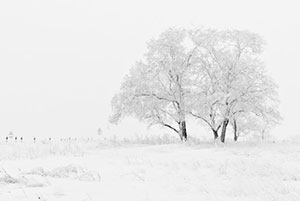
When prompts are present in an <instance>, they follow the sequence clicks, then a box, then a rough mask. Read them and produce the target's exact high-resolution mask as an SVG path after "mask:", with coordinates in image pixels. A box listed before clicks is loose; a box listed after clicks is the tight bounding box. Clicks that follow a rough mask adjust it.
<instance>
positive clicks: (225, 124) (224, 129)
mask: <svg viewBox="0 0 300 201" xmlns="http://www.w3.org/2000/svg"><path fill="white" fill-rule="evenodd" d="M228 122H229V119H225V120H224V122H223V125H222V133H221V142H223V143H224V142H225V135H226V129H227V125H228Z"/></svg>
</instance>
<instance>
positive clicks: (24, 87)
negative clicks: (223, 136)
mask: <svg viewBox="0 0 300 201" xmlns="http://www.w3.org/2000/svg"><path fill="white" fill-rule="evenodd" d="M299 8H300V7H299V5H298V3H297V1H296V0H295V1H288V0H285V1H267V0H265V1H263V0H251V1H239V0H236V1H233V0H232V1H228V0H227V1H223V0H220V1H216V0H215V1H212V0H209V1H201V0H195V1H189V0H183V1H174V0H173V1H172V0H168V1H162V0H154V1H153V0H152V1H142V0H135V1H133V0H126V1H124V0H123V1H122V0H120V1H106V2H104V1H100V0H73V1H72V0H51V1H46V0H31V1H29V0H27V1H24V0H9V1H5V0H0V136H5V135H7V134H8V132H9V131H13V132H14V133H15V134H16V135H19V136H33V135H35V136H49V135H52V136H53V135H54V136H80V135H94V134H95V133H96V130H97V128H98V127H106V125H107V119H108V116H109V115H110V99H111V98H112V96H113V95H114V94H115V93H116V92H117V91H118V88H119V86H120V82H121V81H122V79H123V77H124V75H125V74H126V73H127V72H128V71H129V68H130V67H131V66H132V64H134V63H135V61H137V60H139V59H140V58H141V57H142V55H143V53H145V51H146V42H147V41H149V39H151V38H152V37H155V36H157V35H158V34H159V33H161V32H162V31H164V30H165V29H166V28H168V27H172V26H180V27H181V26H182V27H187V28H188V27H196V26H199V25H200V26H204V27H210V28H238V29H248V30H250V31H253V32H257V33H260V34H261V35H263V36H264V37H265V39H266V40H267V42H268V46H267V48H266V52H265V58H266V63H267V68H268V70H269V71H270V73H271V74H272V75H273V77H274V79H275V80H276V81H277V83H278V84H279V86H280V96H281V100H282V105H281V111H282V114H283V116H284V118H285V122H284V123H283V124H282V125H281V126H280V127H278V129H276V132H277V133H279V132H280V133H281V135H284V136H285V135H287V134H289V135H290V134H298V133H299V131H298V126H297V125H298V116H299V112H300V108H299V103H300V95H299V91H300V90H299V88H300V79H299V73H300V70H299V68H300V56H299V55H300V54H299V47H300V20H299V19H300V14H299Z"/></svg>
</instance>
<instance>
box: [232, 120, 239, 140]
mask: <svg viewBox="0 0 300 201" xmlns="http://www.w3.org/2000/svg"><path fill="white" fill-rule="evenodd" d="M233 133H234V141H237V139H238V137H239V136H238V133H237V124H236V120H235V119H234V120H233Z"/></svg>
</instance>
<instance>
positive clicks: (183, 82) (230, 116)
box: [111, 29, 280, 142]
mask: <svg viewBox="0 0 300 201" xmlns="http://www.w3.org/2000/svg"><path fill="white" fill-rule="evenodd" d="M263 46H264V41H263V39H262V38H261V37H260V36H259V35H257V34H255V33H251V32H248V31H238V30H229V31H227V30H226V31H224V30H221V31H219V30H210V29H197V30H183V29H169V30H167V31H165V32H164V33H162V34H161V35H160V36H159V38H158V39H153V40H151V41H150V42H149V43H148V51H147V53H146V54H145V58H144V60H142V61H140V62H137V63H136V65H135V66H134V67H133V68H132V69H131V71H130V73H129V75H127V76H126V78H125V80H124V82H123V84H122V86H121V91H120V93H119V94H117V95H116V96H115V97H114V98H113V100H112V106H113V111H114V115H113V116H112V119H111V120H112V121H113V122H118V120H119V119H120V118H121V117H122V116H126V115H134V116H136V117H137V118H138V119H140V120H142V121H144V122H146V123H147V124H149V125H154V124H159V125H162V126H164V127H168V128H170V129H172V130H173V131H175V132H176V133H178V134H179V136H180V138H181V139H182V140H186V139H187V131H186V118H187V116H188V115H190V116H193V117H196V118H198V119H201V121H202V122H204V123H205V124H206V125H208V126H209V127H210V128H211V130H212V133H213V136H214V138H215V139H217V138H218V137H219V131H220V130H221V137H220V140H221V142H224V141H225V135H226V130H227V126H228V125H232V127H233V131H234V140H237V139H238V136H239V133H241V132H246V130H247V132H248V130H249V129H250V130H251V126H249V125H263V126H255V128H254V127H253V129H252V130H253V131H254V130H255V129H257V128H260V130H261V132H262V133H264V132H265V131H266V130H269V129H270V128H271V127H272V126H273V125H275V124H277V123H278V122H279V120H280V115H279V112H278V110H277V106H278V98H277V97H278V95H277V91H276V90H277V88H276V85H275V84H274V82H273V80H272V79H271V77H269V76H268V74H267V73H266V70H265V67H264V64H263V62H262V61H261V58H260V57H261V53H262V51H263ZM254 117H255V118H254ZM246 124H248V125H246Z"/></svg>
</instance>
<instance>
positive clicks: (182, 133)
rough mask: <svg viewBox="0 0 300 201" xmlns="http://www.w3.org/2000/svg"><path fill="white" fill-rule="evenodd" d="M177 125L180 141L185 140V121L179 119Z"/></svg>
mask: <svg viewBox="0 0 300 201" xmlns="http://www.w3.org/2000/svg"><path fill="white" fill-rule="evenodd" d="M178 125H179V136H180V139H181V141H187V130H186V122H185V121H181V122H179V123H178Z"/></svg>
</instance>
